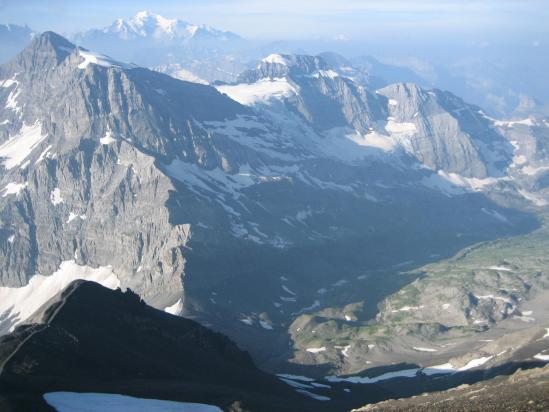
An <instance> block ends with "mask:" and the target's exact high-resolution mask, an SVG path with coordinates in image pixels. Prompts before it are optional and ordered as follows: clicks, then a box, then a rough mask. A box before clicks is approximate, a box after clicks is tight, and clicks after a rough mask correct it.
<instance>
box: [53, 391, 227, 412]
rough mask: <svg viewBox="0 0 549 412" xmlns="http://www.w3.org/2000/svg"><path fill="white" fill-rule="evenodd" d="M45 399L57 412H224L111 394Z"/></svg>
mask: <svg viewBox="0 0 549 412" xmlns="http://www.w3.org/2000/svg"><path fill="white" fill-rule="evenodd" d="M44 399H45V401H46V402H47V403H48V405H50V406H51V407H53V408H54V409H55V410H56V411H57V412H75V411H78V412H143V411H147V412H222V411H221V409H220V408H218V407H217V406H213V405H206V404H202V403H189V402H175V401H163V400H159V399H142V398H134V397H132V396H125V395H116V394H111V393H77V392H49V393H45V394H44Z"/></svg>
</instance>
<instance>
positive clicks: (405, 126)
mask: <svg viewBox="0 0 549 412" xmlns="http://www.w3.org/2000/svg"><path fill="white" fill-rule="evenodd" d="M385 130H387V132H389V133H391V134H395V135H401V136H411V135H413V134H414V133H416V132H417V128H416V125H415V123H409V122H395V121H394V120H393V119H392V118H389V119H388V120H387V124H386V125H385Z"/></svg>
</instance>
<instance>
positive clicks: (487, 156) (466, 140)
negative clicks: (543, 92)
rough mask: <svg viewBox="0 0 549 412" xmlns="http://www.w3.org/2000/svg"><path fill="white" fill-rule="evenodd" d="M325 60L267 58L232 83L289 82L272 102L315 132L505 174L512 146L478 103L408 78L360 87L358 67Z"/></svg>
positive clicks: (440, 165) (466, 170) (450, 166)
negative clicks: (372, 88) (354, 137)
mask: <svg viewBox="0 0 549 412" xmlns="http://www.w3.org/2000/svg"><path fill="white" fill-rule="evenodd" d="M327 58H328V59H329V60H330V61H332V64H329V63H328V62H327V61H326V60H324V59H323V58H322V57H320V56H294V55H271V56H268V57H266V58H265V59H263V60H262V62H261V63H260V64H259V66H258V67H257V69H255V70H249V71H247V72H244V73H243V74H242V75H241V76H240V77H239V79H238V82H240V83H241V84H252V85H256V87H261V86H264V85H265V84H267V83H268V82H269V81H270V82H271V83H277V82H278V83H281V82H282V80H284V81H286V82H288V85H289V88H290V91H288V92H287V93H284V94H282V95H281V96H280V97H278V99H280V100H282V102H283V103H284V105H285V106H286V107H287V108H288V109H289V110H291V111H293V112H296V113H298V114H299V115H300V116H302V118H304V119H305V120H306V121H307V122H308V123H309V124H311V125H312V127H314V128H315V129H316V130H317V131H319V132H323V133H328V134H329V135H334V134H340V135H341V134H345V133H349V130H352V131H353V132H354V133H357V134H358V135H359V136H361V137H360V139H364V140H365V142H364V143H363V144H364V145H369V146H379V147H383V148H385V149H386V148H387V147H390V148H392V150H394V149H396V148H400V149H403V150H404V151H405V152H406V153H408V154H410V155H412V156H413V157H415V158H416V159H417V160H418V161H419V162H420V163H422V164H423V165H424V166H427V167H428V168H430V169H432V170H435V171H438V170H442V171H444V172H446V173H455V174H458V175H460V176H464V177H474V178H481V179H482V178H486V177H488V176H495V177H499V176H503V175H504V174H505V171H506V168H507V167H508V166H509V165H510V163H511V161H512V157H513V154H512V152H513V150H512V146H511V145H510V144H509V142H508V141H507V140H506V138H505V137H504V136H502V134H501V133H500V132H499V131H498V130H497V129H496V128H494V125H493V122H491V121H490V119H488V118H486V116H485V115H483V114H482V113H481V112H479V108H478V107H475V106H472V105H468V104H466V103H465V102H463V101H462V100H461V99H459V98H458V97H456V96H454V95H453V94H451V93H449V92H443V91H440V90H426V89H423V88H421V87H419V86H417V85H415V84H411V83H405V84H402V83H398V84H393V85H390V86H386V87H384V88H382V89H379V90H377V91H376V93H371V92H369V91H368V89H366V88H364V87H363V86H362V85H361V84H363V83H364V80H361V78H360V73H359V74H358V75H357V73H356V71H357V70H358V69H354V68H353V67H352V66H346V65H345V62H344V61H343V62H342V61H341V59H338V58H337V56H335V57H334V56H331V55H328V56H327ZM334 64H335V65H334ZM342 65H343V66H342ZM353 75H354V76H355V77H357V76H358V77H357V78H355V77H353ZM220 89H221V90H223V89H224V88H223V87H221V88H220ZM227 90H229V91H230V87H229V88H228V89H227ZM234 96H236V98H238V96H239V94H238V91H237V93H234ZM268 103H269V104H270V105H272V101H269V102H268ZM370 136H373V137H370ZM360 139H359V140H360ZM372 141H373V142H372Z"/></svg>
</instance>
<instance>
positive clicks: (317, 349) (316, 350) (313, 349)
mask: <svg viewBox="0 0 549 412" xmlns="http://www.w3.org/2000/svg"><path fill="white" fill-rule="evenodd" d="M306 351H307V352H309V353H321V352H324V351H326V347H325V346H322V347H320V348H307V349H306Z"/></svg>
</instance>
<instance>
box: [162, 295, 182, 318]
mask: <svg viewBox="0 0 549 412" xmlns="http://www.w3.org/2000/svg"><path fill="white" fill-rule="evenodd" d="M182 311H183V302H182V301H181V298H179V299H178V300H177V302H175V303H174V304H173V305H171V306H167V307H165V308H164V312H167V313H170V314H172V315H179V314H181V312H182Z"/></svg>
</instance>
